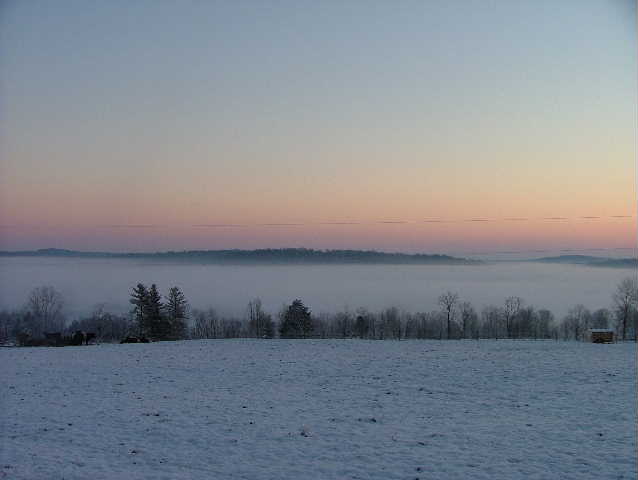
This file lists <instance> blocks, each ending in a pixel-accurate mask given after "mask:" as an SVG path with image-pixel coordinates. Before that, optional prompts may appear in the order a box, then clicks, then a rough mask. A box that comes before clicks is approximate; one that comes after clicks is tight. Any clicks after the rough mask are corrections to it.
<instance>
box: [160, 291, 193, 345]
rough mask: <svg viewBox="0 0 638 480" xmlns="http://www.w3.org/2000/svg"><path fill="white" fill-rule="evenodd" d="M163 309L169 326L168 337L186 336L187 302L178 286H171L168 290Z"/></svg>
mask: <svg viewBox="0 0 638 480" xmlns="http://www.w3.org/2000/svg"><path fill="white" fill-rule="evenodd" d="M164 309H165V312H166V316H167V318H168V323H169V327H170V334H169V335H170V338H173V339H180V338H184V337H186V320H187V318H188V302H187V301H186V297H185V296H184V293H183V292H182V291H181V290H180V289H179V288H178V287H173V288H171V289H170V290H169V291H168V296H167V297H166V305H165V307H164Z"/></svg>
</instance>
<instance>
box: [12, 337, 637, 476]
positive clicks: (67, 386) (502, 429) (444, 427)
mask: <svg viewBox="0 0 638 480" xmlns="http://www.w3.org/2000/svg"><path fill="white" fill-rule="evenodd" d="M635 355H636V348H635V345H634V344H616V345H591V344H582V343H564V342H551V341H550V342H532V341H529V342H526V341H525V342H522V341H519V342H514V341H480V342H474V341H462V342H458V341H451V342H436V341H406V342H403V341H402V342H396V341H377V342H368V341H356V340H352V341H350V340H348V341H338V340H335V341H310V340H309V341H302V340H298V341H285V340H273V341H267V340H217V341H215V340H211V341H192V342H175V343H172V342H166V343H156V344H147V345H144V344H140V345H135V344H132V345H99V346H88V347H67V348H34V349H27V348H3V349H0V368H1V371H0V372H1V373H0V375H1V377H0V380H1V381H2V390H1V391H2V394H1V397H0V408H1V409H0V478H7V479H14V478H15V479H30V480H37V479H62V478H64V479H66V480H69V479H88V478H91V479H123V478H126V479H141V478H144V479H146V478H148V479H181V478H184V479H226V478H237V479H295V480H297V479H383V480H388V479H411V480H413V479H415V478H420V479H455V478H459V479H466V478H472V479H490V480H492V479H518V478H521V479H522V478H525V479H572V478H573V479H579V480H582V479H620V478H625V479H635V478H636V459H635V448H636V433H635V426H636V357H635ZM302 431H303V432H304V435H302V434H301V432H302Z"/></svg>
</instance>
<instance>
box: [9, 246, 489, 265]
mask: <svg viewBox="0 0 638 480" xmlns="http://www.w3.org/2000/svg"><path fill="white" fill-rule="evenodd" d="M0 257H65V258H122V259H140V260H142V259H144V260H146V259H148V260H166V261H179V262H197V263H216V264H223V263H225V264H241V263H245V264H256V263H264V264H343V263H348V264H353V263H355V264H419V265H479V264H482V263H483V262H481V261H479V260H470V259H466V258H458V257H451V256H449V255H428V254H422V253H418V254H407V253H387V252H378V251H375V250H313V249H308V248H279V249H260V250H186V251H177V252H174V251H169V252H156V253H110V252H80V251H76V250H65V249H58V248H45V249H40V250H25V251H14V252H10V251H0Z"/></svg>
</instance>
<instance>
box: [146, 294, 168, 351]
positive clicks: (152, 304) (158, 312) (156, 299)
mask: <svg viewBox="0 0 638 480" xmlns="http://www.w3.org/2000/svg"><path fill="white" fill-rule="evenodd" d="M163 308H164V305H163V304H162V296H161V295H160V293H159V291H158V290H157V285H155V284H153V285H151V288H150V289H149V291H148V324H149V335H150V336H151V338H153V339H155V340H166V339H168V338H169V336H170V326H169V322H168V319H167V318H166V316H165V315H164V312H163V311H162V310H163Z"/></svg>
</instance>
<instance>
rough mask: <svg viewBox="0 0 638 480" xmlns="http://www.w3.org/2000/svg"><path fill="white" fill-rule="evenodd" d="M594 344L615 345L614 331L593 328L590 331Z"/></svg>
mask: <svg viewBox="0 0 638 480" xmlns="http://www.w3.org/2000/svg"><path fill="white" fill-rule="evenodd" d="M589 338H590V339H591V342H592V343H613V342H614V331H613V330H612V329H611V328H592V329H590V330H589Z"/></svg>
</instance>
